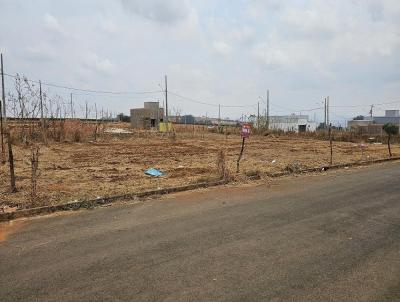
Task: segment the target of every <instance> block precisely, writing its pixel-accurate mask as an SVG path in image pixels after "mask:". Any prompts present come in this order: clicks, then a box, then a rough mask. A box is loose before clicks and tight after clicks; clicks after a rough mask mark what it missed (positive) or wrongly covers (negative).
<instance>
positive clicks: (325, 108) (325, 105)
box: [324, 98, 326, 129]
mask: <svg viewBox="0 0 400 302" xmlns="http://www.w3.org/2000/svg"><path fill="white" fill-rule="evenodd" d="M324 129H326V98H325V99H324Z"/></svg>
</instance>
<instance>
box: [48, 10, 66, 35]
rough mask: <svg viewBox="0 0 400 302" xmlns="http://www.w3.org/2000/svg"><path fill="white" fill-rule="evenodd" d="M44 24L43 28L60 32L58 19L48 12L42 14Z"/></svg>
mask: <svg viewBox="0 0 400 302" xmlns="http://www.w3.org/2000/svg"><path fill="white" fill-rule="evenodd" d="M44 25H45V28H46V29H48V30H50V31H55V32H58V33H61V32H62V31H63V29H62V27H61V25H60V23H59V22H58V19H57V18H56V17H54V16H53V15H51V14H49V13H47V14H45V15H44Z"/></svg>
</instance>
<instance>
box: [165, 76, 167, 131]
mask: <svg viewBox="0 0 400 302" xmlns="http://www.w3.org/2000/svg"><path fill="white" fill-rule="evenodd" d="M165 121H166V122H167V123H168V78H167V75H165ZM167 127H168V125H167Z"/></svg>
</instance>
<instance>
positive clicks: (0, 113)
mask: <svg viewBox="0 0 400 302" xmlns="http://www.w3.org/2000/svg"><path fill="white" fill-rule="evenodd" d="M1 92H2V93H1V100H0V131H1V133H0V140H1V142H0V143H1V163H2V164H5V163H6V150H5V147H4V125H3V105H2V104H5V90H4V72H3V54H1Z"/></svg>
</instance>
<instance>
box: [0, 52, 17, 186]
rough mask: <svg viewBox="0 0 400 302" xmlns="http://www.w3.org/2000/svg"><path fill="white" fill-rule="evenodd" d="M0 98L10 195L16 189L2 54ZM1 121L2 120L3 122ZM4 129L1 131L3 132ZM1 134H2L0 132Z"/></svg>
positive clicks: (0, 63)
mask: <svg viewBox="0 0 400 302" xmlns="http://www.w3.org/2000/svg"><path fill="white" fill-rule="evenodd" d="M0 60H1V62H0V65H1V84H2V85H1V87H2V88H1V96H2V99H3V100H2V101H3V108H2V109H3V113H2V118H3V119H4V125H3V124H2V126H3V127H4V128H7V131H6V133H5V135H6V138H7V147H8V163H9V166H10V191H11V193H14V192H16V191H17V188H16V186H15V173H14V155H13V151H12V144H11V135H10V129H9V128H8V127H7V114H6V93H5V87H4V65H3V54H1V59H0ZM3 119H2V120H3ZM4 128H3V129H2V131H4ZM2 133H3V132H2Z"/></svg>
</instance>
